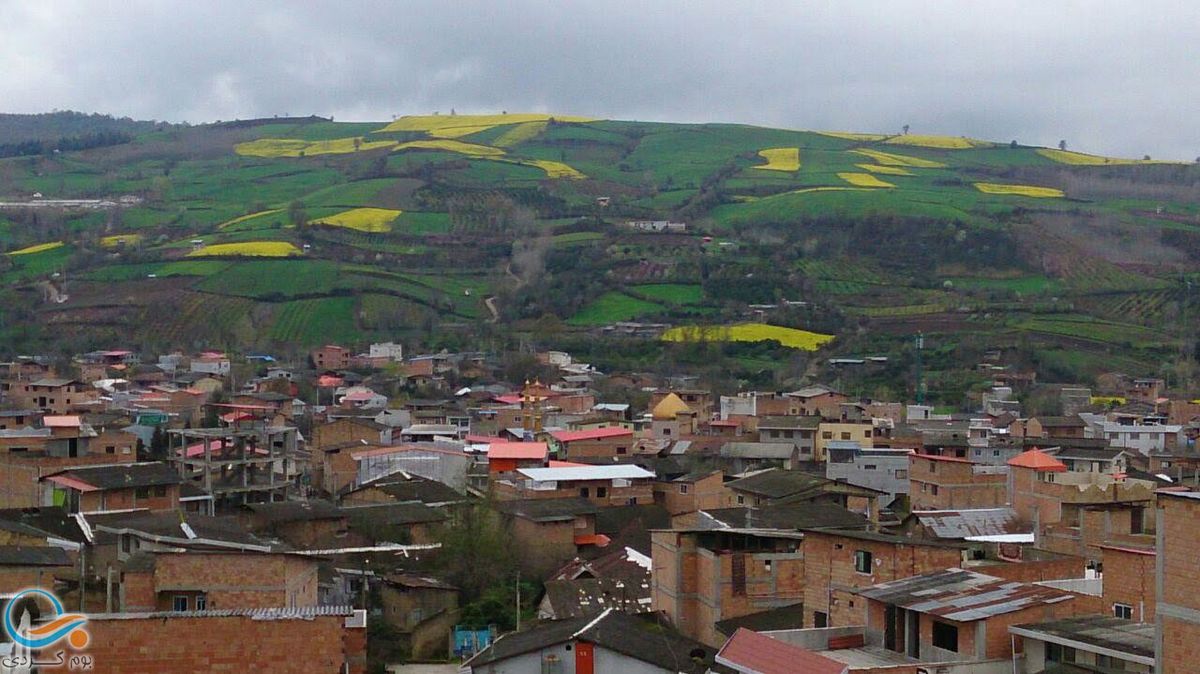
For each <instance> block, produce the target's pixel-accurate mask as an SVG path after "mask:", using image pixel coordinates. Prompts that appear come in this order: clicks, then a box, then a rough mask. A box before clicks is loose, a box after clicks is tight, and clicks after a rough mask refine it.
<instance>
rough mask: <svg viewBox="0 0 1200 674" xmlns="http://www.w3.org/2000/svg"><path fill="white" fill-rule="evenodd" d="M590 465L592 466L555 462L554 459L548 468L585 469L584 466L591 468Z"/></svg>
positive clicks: (571, 462)
mask: <svg viewBox="0 0 1200 674" xmlns="http://www.w3.org/2000/svg"><path fill="white" fill-rule="evenodd" d="M589 465H591V464H587V463H576V462H575V461H555V460H554V459H550V465H549V466H547V467H548V468H583V467H584V466H589Z"/></svg>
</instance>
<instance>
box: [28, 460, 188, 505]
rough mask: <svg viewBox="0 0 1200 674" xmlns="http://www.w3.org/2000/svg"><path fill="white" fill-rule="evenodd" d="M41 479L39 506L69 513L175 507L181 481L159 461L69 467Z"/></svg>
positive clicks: (176, 473)
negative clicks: (54, 506)
mask: <svg viewBox="0 0 1200 674" xmlns="http://www.w3.org/2000/svg"><path fill="white" fill-rule="evenodd" d="M41 481H42V483H43V484H44V485H45V489H44V490H43V505H61V506H64V507H65V508H66V509H67V510H68V511H69V512H92V511H98V510H125V509H131V508H145V509H149V510H176V509H178V508H179V488H180V484H181V483H182V482H183V480H182V478H180V477H179V473H178V471H176V469H175V468H174V467H172V466H171V465H170V464H168V463H166V462H162V461H151V462H146V463H128V464H111V465H100V466H89V467H80V468H69V469H67V470H63V471H59V472H57V473H53V474H50V475H46V476H45V477H43V478H41Z"/></svg>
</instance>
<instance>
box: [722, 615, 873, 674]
mask: <svg viewBox="0 0 1200 674" xmlns="http://www.w3.org/2000/svg"><path fill="white" fill-rule="evenodd" d="M717 662H718V663H719V664H722V665H725V666H726V667H733V668H735V669H737V670H738V671H742V672H756V673H757V674H795V673H796V672H804V674H845V672H846V671H847V669H849V667H848V665H846V664H845V663H842V662H838V661H837V660H830V659H829V658H827V657H825V656H823V655H819V654H817V653H813V652H812V651H809V650H805V649H803V648H800V647H799V646H793V645H792V644H789V643H786V642H783V641H780V640H778V639H772V638H771V637H769V636H766V635H765V634H759V633H758V632H753V631H751V630H748V629H746V628H745V627H739V628H738V631H736V632H734V633H733V636H732V637H730V638H729V641H726V642H725V645H724V646H722V647H721V650H720V651H719V652H718V653H717Z"/></svg>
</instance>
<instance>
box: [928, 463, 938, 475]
mask: <svg viewBox="0 0 1200 674" xmlns="http://www.w3.org/2000/svg"><path fill="white" fill-rule="evenodd" d="M929 472H931V473H936V472H937V461H933V460H930V462H929Z"/></svg>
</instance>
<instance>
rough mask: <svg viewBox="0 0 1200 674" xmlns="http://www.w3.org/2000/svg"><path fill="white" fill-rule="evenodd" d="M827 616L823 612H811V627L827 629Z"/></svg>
mask: <svg viewBox="0 0 1200 674" xmlns="http://www.w3.org/2000/svg"><path fill="white" fill-rule="evenodd" d="M828 626H829V614H828V613H825V612H824V611H813V627H828Z"/></svg>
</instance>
